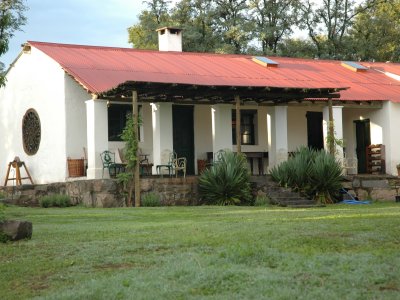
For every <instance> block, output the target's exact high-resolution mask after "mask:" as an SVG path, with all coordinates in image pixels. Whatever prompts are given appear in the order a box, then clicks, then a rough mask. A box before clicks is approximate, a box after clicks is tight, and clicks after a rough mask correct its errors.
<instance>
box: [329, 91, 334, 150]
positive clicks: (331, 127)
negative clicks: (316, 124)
mask: <svg viewBox="0 0 400 300" xmlns="http://www.w3.org/2000/svg"><path fill="white" fill-rule="evenodd" d="M328 110H329V124H328V151H329V153H330V154H332V155H335V125H334V120H333V107H332V99H329V100H328Z"/></svg>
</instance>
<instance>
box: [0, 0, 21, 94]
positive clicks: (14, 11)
mask: <svg viewBox="0 0 400 300" xmlns="http://www.w3.org/2000/svg"><path fill="white" fill-rule="evenodd" d="M27 9H28V8H27V6H26V5H25V0H1V2H0V56H1V55H3V54H4V53H6V52H7V51H8V44H9V42H10V39H11V38H12V37H13V36H14V34H15V32H16V31H19V30H21V28H22V26H24V25H25V24H26V17H25V15H24V13H25V11H26V10H27ZM3 71H4V64H3V63H1V62H0V86H2V85H4V84H5V78H4V73H3Z"/></svg>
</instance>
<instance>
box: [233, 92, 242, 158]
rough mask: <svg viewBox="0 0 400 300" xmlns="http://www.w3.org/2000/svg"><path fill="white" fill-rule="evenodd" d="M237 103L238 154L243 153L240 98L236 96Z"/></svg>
mask: <svg viewBox="0 0 400 300" xmlns="http://www.w3.org/2000/svg"><path fill="white" fill-rule="evenodd" d="M235 102H236V149H237V153H241V152H242V137H241V136H242V135H241V128H240V127H241V126H240V121H241V120H240V96H239V95H235Z"/></svg>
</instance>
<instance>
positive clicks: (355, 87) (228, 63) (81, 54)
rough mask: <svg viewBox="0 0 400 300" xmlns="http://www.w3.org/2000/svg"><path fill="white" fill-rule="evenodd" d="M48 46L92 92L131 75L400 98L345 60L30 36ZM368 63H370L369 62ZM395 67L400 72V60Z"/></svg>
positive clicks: (387, 83)
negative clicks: (269, 64)
mask: <svg viewBox="0 0 400 300" xmlns="http://www.w3.org/2000/svg"><path fill="white" fill-rule="evenodd" d="M28 43H29V44H30V45H31V46H33V47H35V48H37V49H39V50H40V51H42V52H44V53H45V54H47V55H48V56H50V57H51V58H53V59H54V60H55V61H56V62H57V63H59V64H60V65H61V66H62V68H63V69H64V70H65V71H66V72H67V73H69V74H70V75H72V76H73V77H74V78H75V80H77V81H78V82H79V83H80V84H82V85H83V86H84V87H85V88H87V89H88V91H89V92H92V93H101V92H105V91H108V90H110V89H112V88H114V87H116V86H118V85H119V84H122V83H124V82H127V81H137V82H156V83H178V84H194V85H209V86H253V87H288V88H346V87H350V88H349V89H348V90H346V91H341V99H343V100H371V101H372V100H392V101H395V102H400V82H399V81H396V80H394V79H391V78H389V77H387V76H385V75H384V74H382V73H381V72H379V71H376V70H373V69H370V70H368V71H366V72H362V73H361V72H353V71H351V70H348V69H346V68H344V67H343V66H341V62H340V61H328V60H311V59H295V58H282V57H273V60H274V61H276V62H278V63H279V66H278V67H277V68H266V67H263V66H260V65H258V64H257V63H255V62H253V61H252V56H248V55H222V54H209V53H191V52H159V51H146V50H135V49H130V48H112V47H98V46H81V45H66V44H54V43H43V42H31V41H30V42H28ZM364 65H365V64H364ZM395 69H396V70H395V71H393V73H396V72H397V74H400V66H396V67H395Z"/></svg>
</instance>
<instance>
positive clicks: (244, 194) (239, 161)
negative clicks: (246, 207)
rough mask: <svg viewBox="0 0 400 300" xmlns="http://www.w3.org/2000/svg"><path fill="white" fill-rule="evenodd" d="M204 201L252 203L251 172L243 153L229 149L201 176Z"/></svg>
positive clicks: (201, 191) (213, 202)
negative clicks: (236, 152)
mask: <svg viewBox="0 0 400 300" xmlns="http://www.w3.org/2000/svg"><path fill="white" fill-rule="evenodd" d="M199 192H200V195H201V198H202V201H203V203H205V204H217V205H233V204H236V205H238V204H250V201H251V199H252V196H251V188H250V172H249V169H248V167H247V160H246V157H245V155H243V154H235V153H233V152H230V151H227V152H224V153H222V155H221V156H220V159H219V161H218V162H217V163H215V164H214V165H213V166H212V167H210V168H209V169H206V170H205V171H204V172H203V173H202V174H201V176H200V178H199Z"/></svg>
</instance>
